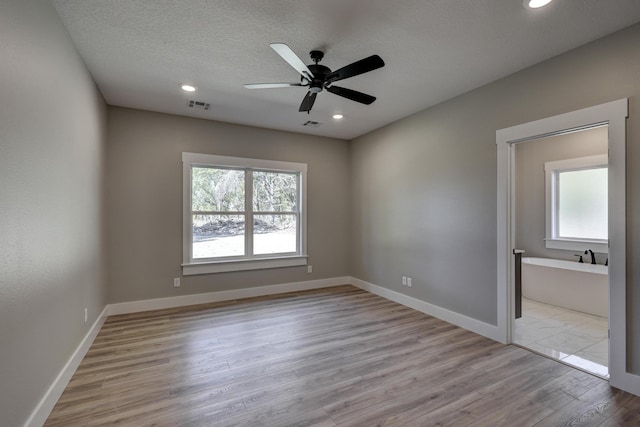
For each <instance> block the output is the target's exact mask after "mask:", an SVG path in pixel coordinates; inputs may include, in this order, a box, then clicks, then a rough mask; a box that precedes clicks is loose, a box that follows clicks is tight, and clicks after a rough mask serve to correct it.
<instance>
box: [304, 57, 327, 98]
mask: <svg viewBox="0 0 640 427" xmlns="http://www.w3.org/2000/svg"><path fill="white" fill-rule="evenodd" d="M308 68H309V71H311V73H313V80H311V82H309V90H310V91H311V92H312V93H319V92H322V89H323V88H324V81H325V79H326V78H327V76H328V75H329V74H331V69H329V67H325V66H324V65H319V64H312V65H309V66H308Z"/></svg>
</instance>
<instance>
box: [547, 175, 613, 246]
mask: <svg viewBox="0 0 640 427" xmlns="http://www.w3.org/2000/svg"><path fill="white" fill-rule="evenodd" d="M607 171H608V169H607V168H599V169H587V170H579V171H568V172H559V173H558V234H559V237H572V238H583V239H605V240H606V239H608V232H607V226H608V209H607V201H608V196H607Z"/></svg>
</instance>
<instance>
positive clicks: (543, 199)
mask: <svg viewBox="0 0 640 427" xmlns="http://www.w3.org/2000/svg"><path fill="white" fill-rule="evenodd" d="M607 153H608V126H607V125H605V126H595V127H593V128H588V129H582V130H580V131H577V132H571V133H563V134H561V135H553V136H546V137H542V138H538V139H533V140H529V141H526V142H523V143H519V144H516V145H515V146H514V158H515V164H514V170H513V174H514V186H515V190H514V200H513V202H514V206H515V212H514V241H515V247H516V248H518V249H519V250H521V251H522V252H521V253H522V257H521V259H519V260H518V261H516V262H519V263H520V265H519V267H520V272H521V273H520V276H519V277H517V278H516V282H517V284H519V286H520V287H519V288H518V289H519V290H521V292H516V298H520V300H519V301H518V300H517V301H516V306H518V304H519V306H520V308H521V310H520V312H519V313H518V312H516V315H515V316H514V317H515V319H514V323H513V333H512V342H513V343H514V344H517V345H519V346H522V347H525V348H527V349H529V350H532V351H535V352H537V353H540V354H543V355H545V356H547V357H551V358H553V359H557V360H560V361H562V362H563V363H566V364H568V365H571V366H574V367H576V368H578V369H582V370H585V371H587V372H589V373H592V374H595V375H598V376H600V377H602V378H609V368H608V367H609V362H608V359H609V337H608V331H609V323H608V322H609V320H608V315H609V313H608V311H609V305H608V301H609V289H608V286H609V281H608V277H607V271H608V267H607V265H608V256H609V254H608V218H607V216H608V215H607V214H608V191H607V187H608V186H607V181H608V179H607V178H608V155H607ZM516 275H517V273H516ZM518 279H520V280H518Z"/></svg>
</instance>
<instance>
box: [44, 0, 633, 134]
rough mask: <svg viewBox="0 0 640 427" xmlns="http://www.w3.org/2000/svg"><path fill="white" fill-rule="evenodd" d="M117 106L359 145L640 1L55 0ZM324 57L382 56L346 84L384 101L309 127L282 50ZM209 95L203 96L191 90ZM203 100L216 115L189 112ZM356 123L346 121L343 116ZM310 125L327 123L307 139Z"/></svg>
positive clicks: (621, 23) (324, 96)
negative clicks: (377, 65) (530, 4)
mask: <svg viewBox="0 0 640 427" xmlns="http://www.w3.org/2000/svg"><path fill="white" fill-rule="evenodd" d="M52 1H53V4H54V6H55V7H56V9H57V11H58V13H59V14H60V16H61V18H62V21H63V22H64V24H65V26H66V27H67V29H68V31H69V33H70V34H71V37H72V39H73V41H74V43H75V45H76V46H77V48H78V50H79V52H80V54H81V55H82V57H83V59H84V61H85V62H86V64H87V67H88V68H89V71H90V72H91V74H92V76H93V78H94V79H95V81H96V83H97V85H98V87H99V88H100V91H101V92H102V94H103V95H104V97H105V99H106V101H107V103H109V104H110V105H116V106H124V107H131V108H139V109H144V110H151V111H159V112H164V113H171V114H178V115H183V116H192V117H200V118H206V119H213V120H221V121H225V122H232V123H240V124H245V125H252V126H259V127H265V128H272V129H281V130H288V131H293V132H302V133H309V134H315V135H324V136H331V137H336V138H343V139H352V138H355V137H357V136H359V135H362V134H364V133H367V132H370V131H372V130H374V129H376V128H379V127H381V126H383V125H386V124H388V123H391V122H394V121H396V120H398V119H400V118H402V117H406V116H408V115H410V114H413V113H415V112H417V111H420V110H422V109H425V108H427V107H429V106H432V105H435V104H437V103H440V102H442V101H444V100H447V99H450V98H452V97H454V96H456V95H459V94H462V93H464V92H467V91H469V90H471V89H474V88H477V87H479V86H481V85H484V84H486V83H489V82H492V81H494V80H497V79H499V78H501V77H504V76H506V75H509V74H511V73H514V72H516V71H518V70H521V69H523V68H526V67H528V66H530V65H533V64H535V63H538V62H540V61H543V60H545V59H548V58H550V57H553V56H555V55H558V54H560V53H562V52H565V51H567V50H570V49H572V48H574V47H577V46H580V45H583V44H585V43H588V42H589V41H592V40H595V39H597V38H600V37H602V36H604V35H607V34H610V33H612V32H614V31H616V30H619V29H622V28H624V27H627V26H629V25H632V24H634V23H636V22H638V21H640V0H555V2H554V3H552V4H551V5H550V6H547V7H546V8H543V9H538V10H530V9H526V8H525V7H524V6H523V2H522V0H397V1H389V0H321V1H320V0H278V1H273V0H271V1H268V0H180V1H176V0H91V1H89V0H52ZM271 42H283V43H286V44H288V45H289V46H290V47H291V48H292V49H293V50H294V51H295V52H296V53H297V54H298V56H300V58H302V59H303V60H304V61H305V63H307V64H310V63H311V60H310V58H309V56H308V53H309V51H310V50H312V49H320V50H323V51H324V52H325V58H324V60H323V61H322V64H323V65H326V66H328V67H329V68H331V69H332V70H336V69H338V68H340V67H343V66H345V65H347V64H350V63H351V62H354V61H356V60H359V59H362V58H364V57H367V56H370V55H373V54H378V55H380V56H381V57H382V58H383V60H384V61H385V62H386V66H385V67H384V68H381V69H378V70H375V71H372V72H370V73H367V74H363V75H360V76H356V77H353V78H351V79H347V80H343V81H341V82H340V86H344V87H347V88H350V89H354V90H358V91H361V92H365V93H368V94H371V95H374V96H376V97H377V98H378V99H377V101H376V102H374V103H373V104H371V105H369V106H366V105H362V104H358V103H355V102H352V101H349V100H346V99H343V98H340V97H338V96H336V95H334V94H331V93H328V92H326V91H325V92H322V93H320V94H319V96H318V98H317V101H316V103H315V105H314V107H313V110H312V111H311V114H310V115H307V114H305V113H300V112H298V107H299V105H300V102H301V101H302V98H303V97H304V95H305V93H306V89H304V88H300V87H296V88H283V89H263V90H248V89H245V88H244V87H243V86H242V84H243V83H264V82H297V81H299V80H298V79H299V75H298V74H297V73H296V71H295V70H294V69H293V68H291V67H290V66H289V65H288V64H287V63H286V62H284V61H283V60H282V58H280V57H279V56H278V55H277V54H276V53H275V52H274V51H273V50H271V49H270V48H269V43H271ZM185 82H187V83H192V84H194V85H195V86H197V87H198V91H197V92H196V93H195V95H188V94H186V93H185V92H183V91H182V90H181V89H180V88H179V84H180V83H185ZM189 99H194V100H196V101H204V102H208V103H210V104H211V107H210V109H209V110H208V111H203V110H194V109H191V108H188V107H187V101H188V100H189ZM337 112H340V113H343V114H344V116H345V118H344V119H343V120H341V121H335V120H333V119H332V118H331V116H332V115H333V114H334V113H337ZM307 120H313V121H318V122H321V123H322V125H321V126H319V127H317V128H307V127H303V126H302V124H303V123H304V122H306V121H307Z"/></svg>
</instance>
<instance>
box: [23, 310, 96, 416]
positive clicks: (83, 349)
mask: <svg viewBox="0 0 640 427" xmlns="http://www.w3.org/2000/svg"><path fill="white" fill-rule="evenodd" d="M106 318H107V307H105V308H104V310H102V313H100V316H98V318H97V319H96V321H95V322H94V323H93V325H92V326H91V328H90V329H89V331H88V332H87V334H86V335H85V336H84V338H83V339H82V341H81V342H80V345H78V348H76V351H74V352H73V354H72V355H71V357H70V358H69V360H68V361H67V363H66V364H65V365H64V367H63V368H62V370H61V371H60V373H59V374H58V376H57V377H56V379H55V380H54V381H53V383H52V384H51V386H50V387H49V389H48V390H47V392H46V393H45V394H44V396H43V397H42V399H40V402H39V403H38V406H36V408H35V409H34V410H33V412H32V413H31V416H30V417H29V418H28V419H27V421H26V422H25V423H24V427H40V426H42V425H43V424H44V423H45V421H47V417H49V414H50V413H51V411H52V410H53V407H54V406H56V403H57V402H58V399H60V396H61V395H62V392H63V391H64V389H65V387H66V386H67V384H69V381H70V380H71V377H72V376H73V374H74V373H75V372H76V369H78V366H79V365H80V362H82V359H83V358H84V356H85V354H87V351H89V348H90V347H91V344H93V340H94V339H95V338H96V336H97V335H98V332H100V329H101V328H102V325H103V324H104V321H105V320H106Z"/></svg>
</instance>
